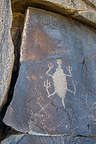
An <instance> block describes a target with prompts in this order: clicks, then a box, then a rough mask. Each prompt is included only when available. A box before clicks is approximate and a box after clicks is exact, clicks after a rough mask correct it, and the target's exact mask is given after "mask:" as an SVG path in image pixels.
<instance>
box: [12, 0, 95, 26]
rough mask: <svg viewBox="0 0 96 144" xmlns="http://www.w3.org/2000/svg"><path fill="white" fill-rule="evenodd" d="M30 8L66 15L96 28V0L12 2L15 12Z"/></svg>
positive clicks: (20, 0)
mask: <svg viewBox="0 0 96 144" xmlns="http://www.w3.org/2000/svg"><path fill="white" fill-rule="evenodd" d="M28 6H31V7H32V6H35V7H39V8H42V9H46V10H49V11H53V12H57V13H60V14H62V15H64V14H66V15H69V16H71V17H74V18H75V19H78V20H79V21H81V22H83V23H85V24H88V25H91V26H93V27H94V28H96V7H95V6H96V1H95V0H88V1H87V0H27V1H26V0H23V1H22V0H12V7H13V12H21V13H24V12H25V11H26V9H27V8H28Z"/></svg>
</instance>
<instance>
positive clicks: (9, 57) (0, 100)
mask: <svg viewBox="0 0 96 144" xmlns="http://www.w3.org/2000/svg"><path fill="white" fill-rule="evenodd" d="M11 23H12V12H11V4H10V0H1V1H0V112H1V110H2V107H3V106H4V104H5V103H6V101H7V95H8V89H9V86H10V81H11V76H12V70H13V64H14V47H13V43H12V40H11V34H10V28H11ZM0 117H1V116H0Z"/></svg>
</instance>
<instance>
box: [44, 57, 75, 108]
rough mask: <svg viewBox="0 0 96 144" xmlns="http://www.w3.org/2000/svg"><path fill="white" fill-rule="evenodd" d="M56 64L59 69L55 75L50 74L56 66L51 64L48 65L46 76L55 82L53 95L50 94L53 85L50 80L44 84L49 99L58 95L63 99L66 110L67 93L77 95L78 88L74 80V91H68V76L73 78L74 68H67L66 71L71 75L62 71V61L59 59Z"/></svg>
mask: <svg viewBox="0 0 96 144" xmlns="http://www.w3.org/2000/svg"><path fill="white" fill-rule="evenodd" d="M56 62H57V65H58V67H57V68H56V71H55V72H54V73H53V74H50V72H51V70H52V69H53V68H54V64H52V63H50V64H48V71H47V72H46V74H47V75H48V76H49V77H51V78H52V80H53V85H54V92H53V93H50V92H49V89H50V88H51V86H52V84H51V82H49V80H48V79H47V81H46V82H44V87H45V88H46V91H47V94H48V97H51V96H53V95H55V94H57V95H58V96H59V97H60V98H61V99H62V104H63V106H64V108H65V103H64V99H65V96H66V93H67V91H69V92H70V93H72V94H74V95H75V93H76V87H75V85H74V82H73V80H72V84H73V86H74V91H72V90H70V89H68V87H67V79H66V78H67V76H68V77H72V68H71V67H70V66H68V67H66V70H67V71H68V72H69V74H65V73H64V71H63V69H62V60H61V59H57V60H56Z"/></svg>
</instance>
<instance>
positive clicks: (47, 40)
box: [2, 8, 96, 144]
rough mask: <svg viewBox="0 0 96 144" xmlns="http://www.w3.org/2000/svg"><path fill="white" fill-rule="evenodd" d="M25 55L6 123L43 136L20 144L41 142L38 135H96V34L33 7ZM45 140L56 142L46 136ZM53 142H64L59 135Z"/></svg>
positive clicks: (25, 33) (83, 140) (24, 40)
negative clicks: (40, 134)
mask: <svg viewBox="0 0 96 144" xmlns="http://www.w3.org/2000/svg"><path fill="white" fill-rule="evenodd" d="M20 56H21V57H20V61H21V66H20V71H19V77H18V80H17V83H16V86H15V90H14V96H13V100H12V102H11V104H10V106H9V108H8V110H7V113H6V115H5V118H4V122H5V123H6V124H7V125H10V126H11V127H13V128H16V129H17V130H19V131H22V132H24V133H25V132H29V134H30V133H31V131H34V132H37V133H38V134H37V137H33V136H28V135H27V136H25V135H23V137H24V139H23V138H22V136H20V139H21V140H20V144H21V143H22V144H28V143H30V141H34V144H35V143H36V144H37V143H40V142H41V141H43V138H41V139H42V140H40V139H39V133H43V134H45V133H47V134H51V135H52V134H53V135H54V134H57V135H62V134H65V135H69V136H70V137H71V136H72V135H74V136H77V135H83V136H96V128H95V127H96V92H95V89H96V59H95V57H96V32H95V31H93V30H92V29H90V28H89V27H86V26H84V25H83V24H80V23H78V22H76V21H75V20H72V19H69V18H67V17H64V16H60V15H58V14H55V13H51V12H47V11H44V10H40V9H36V8H29V9H28V10H27V15H26V20H25V24H24V30H23V35H22V44H21V55H20ZM35 138H36V139H35ZM15 139H16V143H17V141H18V137H17V136H15V137H14V138H12V137H10V138H9V140H7V141H10V140H11V141H14V143H15ZM57 139H58V140H59V142H58V140H57ZM50 140H51V138H49V141H50ZM76 140H77V141H78V143H80V144H82V143H84V144H87V143H88V142H89V143H90V144H91V143H92V144H93V141H94V140H93V139H88V138H77V139H76ZM76 140H75V138H74V139H73V140H72V142H73V143H74V141H76ZM39 141H40V142H39ZM44 141H45V143H46V144H48V143H51V142H47V138H46V139H45V137H44ZM72 142H70V144H72ZM95 142H96V141H95ZM2 143H4V142H2ZM5 143H7V142H6V140H5ZM18 143H19V142H18ZM41 143H44V142H41ZM45 143H44V144H45ZM53 143H60V139H59V138H58V136H57V137H55V138H54V140H52V144H53ZM62 143H63V140H62V142H61V144H62ZM8 144H9V143H8Z"/></svg>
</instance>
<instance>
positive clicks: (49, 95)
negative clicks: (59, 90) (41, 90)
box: [48, 91, 56, 97]
mask: <svg viewBox="0 0 96 144" xmlns="http://www.w3.org/2000/svg"><path fill="white" fill-rule="evenodd" d="M55 94H56V92H55V91H54V92H53V93H52V94H48V97H51V96H53V95H55Z"/></svg>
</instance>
